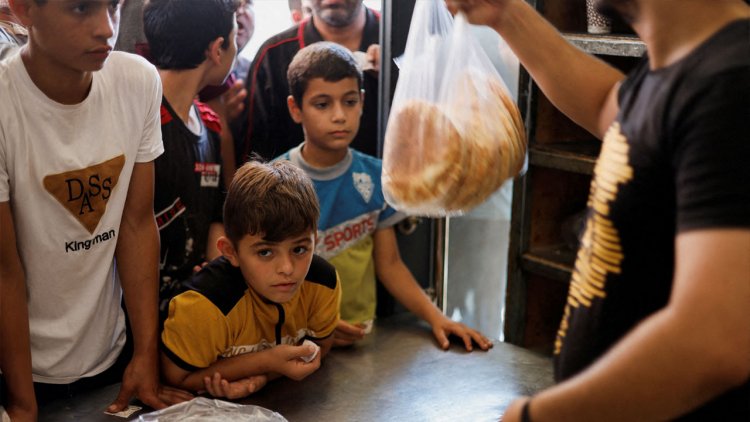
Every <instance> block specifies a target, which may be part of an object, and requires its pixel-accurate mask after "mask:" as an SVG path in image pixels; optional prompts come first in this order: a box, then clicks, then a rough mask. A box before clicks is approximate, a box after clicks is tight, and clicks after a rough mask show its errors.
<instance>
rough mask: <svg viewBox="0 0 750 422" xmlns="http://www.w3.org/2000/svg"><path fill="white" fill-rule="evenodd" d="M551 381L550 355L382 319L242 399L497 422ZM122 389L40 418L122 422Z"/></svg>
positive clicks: (315, 412)
mask: <svg viewBox="0 0 750 422" xmlns="http://www.w3.org/2000/svg"><path fill="white" fill-rule="evenodd" d="M552 382H553V381H552V364H551V361H550V359H549V358H547V357H544V356H541V355H538V354H536V353H532V352H530V351H528V350H525V349H522V348H519V347H516V346H512V345H509V344H506V343H496V344H495V346H494V348H493V349H492V350H490V351H489V352H482V351H475V352H472V353H467V352H466V351H464V349H463V347H462V346H459V345H454V346H451V348H450V350H448V351H443V350H441V349H439V348H438V347H437V345H436V342H435V341H434V340H433V338H432V333H431V332H430V329H429V327H428V326H427V325H426V324H424V323H422V322H417V321H415V320H414V318H413V317H411V316H409V315H399V316H396V317H392V318H388V319H382V320H379V321H378V322H377V323H376V324H375V327H374V329H373V332H372V333H371V334H370V335H369V336H367V338H366V339H365V340H364V341H363V342H362V343H361V344H358V345H357V346H355V347H352V348H349V349H334V350H333V351H331V353H330V354H329V355H328V356H327V357H326V359H325V360H324V362H323V366H322V367H321V368H320V369H319V370H318V371H317V372H315V373H314V374H312V375H310V376H309V377H307V378H306V379H304V380H302V381H292V380H289V379H286V378H283V379H278V380H275V381H272V382H270V383H269V384H268V385H266V386H265V387H264V388H263V389H262V390H261V391H259V392H258V393H256V394H254V395H252V396H250V397H249V398H246V399H244V400H242V401H241V402H242V403H246V404H255V405H258V406H263V407H265V408H268V409H271V410H274V411H276V412H278V413H280V414H281V415H282V416H284V417H285V418H287V419H288V420H289V421H290V422H298V421H300V422H304V421H319V420H320V421H326V422H335V421H347V422H348V421H410V422H411V421H430V422H433V421H436V422H437V421H472V422H476V421H497V420H498V418H499V417H500V415H502V413H503V411H504V410H505V408H506V407H507V406H508V404H509V403H510V402H511V400H513V398H514V397H516V396H518V395H524V394H532V393H534V392H536V391H538V390H541V389H543V388H545V387H547V386H549V385H551V384H552ZM118 388H119V385H112V386H110V387H107V388H104V389H102V390H99V391H95V392H92V393H90V394H88V395H86V396H82V397H76V398H74V399H71V400H61V401H58V402H54V403H50V404H49V405H47V406H45V407H43V408H41V409H40V417H39V420H40V421H72V420H75V421H123V420H124V419H122V418H118V417H115V416H109V415H105V414H104V413H103V411H104V408H105V407H106V406H107V405H108V404H109V403H110V402H111V401H112V400H114V398H115V397H116V395H117V391H118ZM147 411H148V410H143V411H141V412H139V413H136V414H134V415H133V416H132V417H131V419H137V416H138V415H139V414H142V413H146V412H147Z"/></svg>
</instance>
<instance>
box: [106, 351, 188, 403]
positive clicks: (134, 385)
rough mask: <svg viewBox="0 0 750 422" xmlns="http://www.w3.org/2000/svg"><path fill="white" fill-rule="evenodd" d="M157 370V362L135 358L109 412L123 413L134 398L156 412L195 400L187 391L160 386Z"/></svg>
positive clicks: (123, 378)
mask: <svg viewBox="0 0 750 422" xmlns="http://www.w3.org/2000/svg"><path fill="white" fill-rule="evenodd" d="M156 368H157V366H156V362H151V359H143V358H138V357H137V356H134V357H133V359H132V360H131V361H130V364H128V366H127V368H125V373H124V374H123V377H122V385H121V386H120V392H119V393H118V395H117V398H116V399H115V401H114V402H113V403H112V404H110V405H109V407H108V408H107V412H111V413H117V412H120V411H122V410H123V409H125V408H126V407H127V406H128V404H129V403H130V399H132V398H133V397H134V396H135V397H137V398H138V399H139V400H140V401H142V402H143V403H144V404H145V405H146V406H149V407H151V408H153V409H156V410H159V409H163V408H165V407H167V406H171V405H173V404H177V403H182V402H183V401H187V400H190V399H192V398H193V395H192V394H190V393H189V392H187V391H183V390H180V389H177V388H173V387H167V386H164V385H161V384H159V381H158V379H159V377H158V370H157V369H156Z"/></svg>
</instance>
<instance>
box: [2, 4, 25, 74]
mask: <svg viewBox="0 0 750 422" xmlns="http://www.w3.org/2000/svg"><path fill="white" fill-rule="evenodd" d="M27 37H28V32H27V31H26V28H24V27H23V25H21V22H20V21H19V20H18V18H16V17H15V15H13V12H12V11H11V10H10V6H9V4H8V0H0V60H2V59H4V58H5V57H6V56H8V55H10V53H12V52H13V51H15V50H16V49H17V48H18V47H20V46H22V45H24V44H26V38H27Z"/></svg>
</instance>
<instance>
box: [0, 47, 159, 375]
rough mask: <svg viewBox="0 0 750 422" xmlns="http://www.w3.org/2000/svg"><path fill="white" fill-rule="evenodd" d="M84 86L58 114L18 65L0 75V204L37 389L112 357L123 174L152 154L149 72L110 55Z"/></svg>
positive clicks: (121, 321) (16, 59)
mask: <svg viewBox="0 0 750 422" xmlns="http://www.w3.org/2000/svg"><path fill="white" fill-rule="evenodd" d="M93 75H94V76H93V82H92V86H91V90H90V92H89V95H88V96H87V98H86V99H85V100H84V101H83V102H81V103H79V104H75V105H63V104H59V103H57V102H55V101H52V100H51V99H49V98H48V97H47V96H46V95H45V94H44V93H43V92H42V91H40V90H39V89H38V88H37V87H36V85H34V83H33V82H32V80H31V78H30V77H29V75H28V73H27V72H26V68H25V67H24V65H23V62H22V60H21V56H20V55H14V56H12V57H10V58H9V59H8V60H6V61H4V62H2V63H0V98H2V101H0V202H7V201H10V205H11V209H12V212H13V219H14V226H15V230H16V237H17V246H18V252H19V254H20V256H21V262H22V264H23V269H24V271H25V275H26V285H27V289H28V293H29V301H28V307H29V323H30V331H31V355H32V372H33V375H34V380H35V381H38V382H45V383H53V384H61V383H70V382H73V381H76V380H77V379H79V378H82V377H88V376H93V375H96V374H98V373H100V372H102V371H104V370H105V369H107V368H109V367H110V366H111V365H112V364H113V363H114V362H115V360H116V359H117V356H118V355H119V353H120V351H121V350H122V346H123V344H124V343H125V318H124V314H123V312H122V308H121V306H120V302H121V297H122V291H121V288H120V280H119V276H118V274H117V269H116V266H115V260H114V255H115V246H116V243H117V239H118V236H119V234H120V220H121V218H122V213H123V208H124V206H125V197H126V195H127V191H128V186H129V183H130V177H131V175H132V172H133V167H134V165H135V163H142V162H149V161H152V160H154V159H155V158H156V157H157V156H159V155H160V154H161V153H162V152H163V151H164V148H163V146H162V140H161V124H160V116H159V107H160V104H161V96H162V91H161V83H160V80H159V75H158V73H157V72H156V69H155V68H154V67H153V66H152V65H150V64H149V63H148V62H146V61H145V60H143V59H142V58H140V57H138V56H134V55H130V54H126V53H121V52H114V53H112V55H111V56H110V57H109V59H108V60H107V62H106V63H105V66H104V68H103V69H102V70H100V71H98V72H95V73H94V74H93ZM144 294H148V293H147V292H144Z"/></svg>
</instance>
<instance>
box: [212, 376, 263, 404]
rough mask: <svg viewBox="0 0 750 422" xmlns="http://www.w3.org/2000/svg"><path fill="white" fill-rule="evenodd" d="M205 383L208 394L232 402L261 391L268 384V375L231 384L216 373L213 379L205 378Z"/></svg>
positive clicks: (252, 377)
mask: <svg viewBox="0 0 750 422" xmlns="http://www.w3.org/2000/svg"><path fill="white" fill-rule="evenodd" d="M203 381H204V383H205V386H206V391H207V392H208V394H210V395H212V396H214V397H222V398H227V399H230V400H234V399H241V398H243V397H247V396H249V395H250V394H253V393H255V392H256V391H259V390H260V389H261V388H263V387H264V386H265V385H266V383H267V382H268V376H266V375H253V376H249V377H247V378H242V379H238V380H237V381H232V382H229V381H227V380H225V379H223V378H222V377H221V374H219V373H218V372H215V373H214V375H213V376H212V377H205V378H204V380H203Z"/></svg>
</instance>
